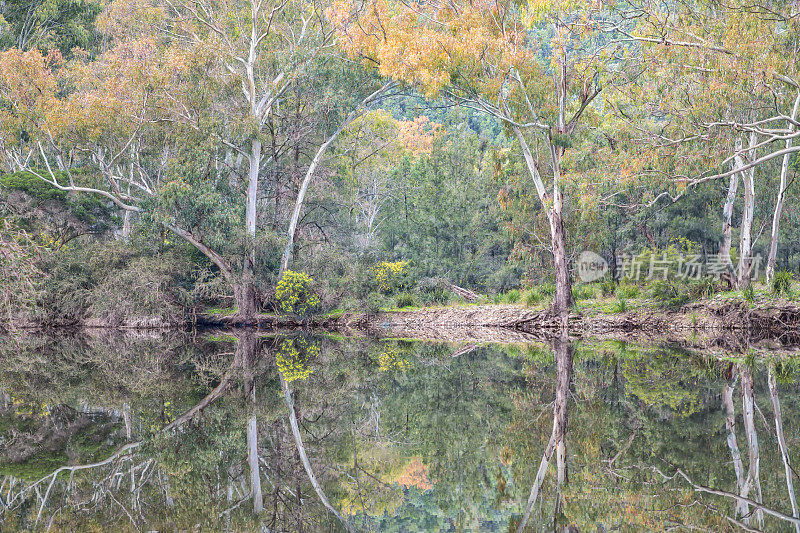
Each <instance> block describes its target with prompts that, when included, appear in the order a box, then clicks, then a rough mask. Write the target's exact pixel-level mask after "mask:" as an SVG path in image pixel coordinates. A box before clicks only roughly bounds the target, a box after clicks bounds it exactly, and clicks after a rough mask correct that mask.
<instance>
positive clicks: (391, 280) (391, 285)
mask: <svg viewBox="0 0 800 533" xmlns="http://www.w3.org/2000/svg"><path fill="white" fill-rule="evenodd" d="M406 267H408V261H395V262H393V263H390V262H386V261H384V262H382V263H378V264H377V265H375V268H374V269H373V270H374V272H375V283H376V284H377V285H378V290H379V291H381V292H391V291H393V290H395V289H397V288H398V285H399V284H400V283H401V281H402V278H403V276H404V275H405V274H407V272H408V271H407V268H406Z"/></svg>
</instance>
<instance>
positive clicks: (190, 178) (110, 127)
mask: <svg viewBox="0 0 800 533" xmlns="http://www.w3.org/2000/svg"><path fill="white" fill-rule="evenodd" d="M323 8H324V6H323V5H322V4H315V3H310V2H309V3H299V2H292V3H289V2H272V3H270V2H266V1H264V2H260V1H253V2H250V1H240V2H224V1H223V2H201V3H198V2H193V3H179V2H169V1H168V2H151V3H139V2H128V1H127V0H118V1H117V2H114V3H112V4H110V5H109V7H108V8H107V11H106V12H105V13H104V14H103V16H102V17H101V20H100V26H101V28H103V30H104V31H105V32H106V33H107V34H108V36H109V39H110V47H109V50H108V51H107V52H106V53H104V54H103V55H101V56H100V57H99V58H97V59H96V60H89V59H86V58H84V57H83V56H81V57H79V58H78V59H77V60H75V61H72V62H70V63H69V64H66V65H65V64H64V62H63V61H62V60H61V59H60V57H59V56H58V55H57V54H51V55H48V56H43V55H42V54H40V53H39V52H37V51H32V52H26V53H23V52H20V51H18V50H11V51H8V52H4V53H3V56H2V58H0V59H1V60H0V94H1V95H2V96H0V98H2V99H3V100H4V103H7V105H6V106H3V110H2V111H0V112H1V113H3V114H4V118H6V117H5V115H8V116H7V118H8V120H4V121H3V124H2V125H1V126H0V127H2V130H3V132H2V136H1V137H0V144H2V146H0V149H2V155H3V162H4V166H5V167H6V168H7V169H9V170H19V169H26V170H29V171H31V172H33V173H35V174H36V175H37V176H39V177H40V178H42V179H44V180H46V181H48V182H49V183H51V184H52V185H53V186H54V187H57V188H59V189H62V190H67V191H76V192H83V193H91V194H97V195H100V196H102V197H104V198H106V199H107V200H110V201H113V202H114V203H115V204H116V205H117V206H118V207H119V208H120V209H122V210H123V211H124V212H125V213H126V214H128V213H141V214H143V215H146V216H148V217H150V218H153V219H155V220H156V221H158V222H159V223H161V224H163V225H164V226H165V227H167V228H168V229H169V230H170V231H172V232H173V233H175V234H176V235H178V236H180V237H181V238H182V239H184V240H186V241H187V242H189V243H190V244H191V245H192V246H194V247H195V248H197V249H198V250H199V251H200V252H202V253H203V254H204V255H205V256H206V257H208V259H209V260H210V261H211V262H212V263H213V264H214V265H216V267H218V269H219V271H220V273H221V275H222V276H223V277H224V278H225V279H226V280H227V281H228V283H229V285H230V286H231V287H232V289H233V293H234V295H235V299H236V302H237V305H238V309H239V315H240V317H241V318H243V319H245V320H249V319H252V317H253V315H254V314H255V312H256V311H257V306H258V299H259V295H258V290H257V288H256V281H257V279H256V278H257V277H258V275H259V274H258V272H256V269H257V268H256V258H257V255H256V251H257V239H258V235H259V233H258V232H259V220H258V213H259V210H260V209H263V205H261V206H260V205H259V198H260V194H261V192H260V191H261V190H262V189H263V188H264V183H265V181H267V180H269V179H273V180H277V179H278V178H279V176H277V174H278V173H279V170H278V169H279V168H280V165H278V164H277V163H278V162H277V159H278V157H285V154H286V152H288V151H289V150H284V151H283V152H281V153H277V152H276V151H275V150H272V152H271V153H270V154H269V155H266V154H265V150H264V146H265V145H272V146H274V145H275V144H276V143H275V142H274V141H275V138H276V136H279V135H284V137H285V136H286V134H285V133H284V132H285V131H286V130H287V129H288V126H287V124H289V123H290V122H292V121H293V120H296V117H294V116H292V115H291V114H286V113H277V112H276V111H277V110H278V109H279V108H280V106H281V104H282V103H283V102H285V101H287V100H290V99H291V98H295V99H297V98H298V97H297V96H296V93H298V92H299V88H300V87H302V88H303V89H304V90H305V91H306V92H308V91H309V90H310V91H312V92H314V91H315V92H316V93H319V94H322V95H323V97H322V98H319V99H318V100H317V101H319V102H324V103H330V102H328V101H327V100H330V99H335V100H336V102H334V103H335V106H334V107H333V108H332V107H331V106H328V112H327V113H326V114H325V116H324V120H318V121H316V122H314V123H313V126H312V128H311V130H310V131H305V132H303V133H302V134H301V138H299V139H290V141H291V142H294V143H295V144H299V143H305V145H309V144H311V145H312V146H313V143H317V142H319V143H320V145H319V146H317V147H314V148H312V150H313V151H314V152H315V155H314V157H313V158H311V160H310V161H309V162H307V163H306V161H305V159H306V158H305V156H304V157H303V158H302V159H301V160H300V161H299V162H298V164H299V165H304V164H305V165H307V168H306V170H305V172H304V176H303V179H302V183H301V184H299V185H298V188H299V193H298V197H297V200H296V202H295V203H296V207H295V210H294V213H295V214H294V216H293V217H292V221H291V223H290V228H289V232H288V233H289V235H290V237H289V238H288V239H287V240H288V241H289V244H288V245H287V250H288V251H287V254H289V253H290V252H291V249H292V244H293V241H294V234H295V231H296V228H297V225H298V218H299V213H300V210H301V208H302V202H303V196H304V194H305V191H306V190H307V189H308V187H309V185H310V182H311V180H312V177H313V176H314V172H315V170H316V169H317V168H318V167H319V165H320V164H321V162H322V157H323V155H324V153H325V150H326V149H327V148H328V146H330V145H331V144H332V143H333V141H334V140H335V139H336V137H337V135H338V134H339V132H341V131H342V129H343V128H344V127H345V126H346V125H347V124H348V123H349V122H350V121H352V120H353V119H355V118H356V117H357V116H358V115H359V114H360V113H361V112H362V111H363V108H364V106H365V105H367V104H368V103H369V102H371V101H372V99H375V98H378V97H379V96H381V95H382V94H384V92H385V91H386V90H388V88H389V87H390V86H391V84H386V83H384V82H381V81H380V80H379V79H377V77H376V76H374V75H373V76H370V75H366V76H364V75H363V74H364V73H363V72H362V71H363V69H349V70H346V71H345V70H344V69H341V68H340V71H342V72H344V74H342V75H340V76H339V77H331V76H317V74H318V73H319V72H320V68H321V64H322V63H325V65H331V64H332V63H336V62H337V61H338V62H339V63H341V61H340V60H341V59H342V58H341V54H337V53H336V52H337V49H336V48H335V47H332V44H331V43H332V30H331V29H330V25H329V24H328V23H327V21H326V19H325V17H324V14H323ZM323 54H325V55H324V57H323ZM326 68H330V67H326ZM331 84H335V85H336V87H331ZM342 86H346V88H347V89H348V90H349V93H348V94H346V95H345V96H346V97H343V98H342V97H341V95H340V94H339V93H338V92H337V91H336V90H335V89H338V88H339V87H342ZM325 95H328V96H327V97H326V96H325ZM317 109H319V108H318V107H313V106H311V107H310V108H309V111H306V112H309V113H313V112H314V111H316V110H317ZM276 124H277V125H276ZM280 142H281V143H284V144H286V140H285V139H283V138H282V139H281V141H280ZM296 151H297V152H300V150H296ZM303 153H305V152H303ZM75 167H82V168H86V169H90V171H91V172H89V176H90V177H89V178H88V179H87V178H85V177H80V178H79V177H78V176H73V174H72V173H71V172H70V169H71V168H75ZM59 170H61V171H65V172H66V173H67V175H68V181H67V182H65V181H64V180H63V179H62V180H61V181H59V179H57V172H56V171H59ZM126 218H127V217H126ZM237 219H238V220H237ZM223 226H224V227H228V228H232V229H231V230H230V231H228V232H227V233H225V232H221V231H219V229H220V227H223ZM233 244H236V246H234V245H233ZM239 244H241V245H239ZM287 264H288V258H287V259H286V260H285V262H284V265H287ZM284 268H285V267H284Z"/></svg>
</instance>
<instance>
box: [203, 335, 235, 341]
mask: <svg viewBox="0 0 800 533" xmlns="http://www.w3.org/2000/svg"><path fill="white" fill-rule="evenodd" d="M203 340H205V341H207V342H238V340H237V339H236V337H234V336H233V335H226V334H222V333H221V334H218V335H204V336H203Z"/></svg>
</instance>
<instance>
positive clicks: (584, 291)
mask: <svg viewBox="0 0 800 533" xmlns="http://www.w3.org/2000/svg"><path fill="white" fill-rule="evenodd" d="M594 297H595V292H594V287H593V286H591V285H573V286H572V299H573V300H575V301H576V302H577V301H580V300H591V299H593V298H594Z"/></svg>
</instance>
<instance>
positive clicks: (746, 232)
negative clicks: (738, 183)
mask: <svg viewBox="0 0 800 533" xmlns="http://www.w3.org/2000/svg"><path fill="white" fill-rule="evenodd" d="M756 142H757V139H756V136H755V134H751V136H750V151H749V152H750V159H751V160H752V159H753V156H754V155H755V154H754V153H753V152H754V146H755V144H756ZM739 146H741V144H739ZM738 151H739V149H737V152H738ZM736 162H737V164H738V165H739V166H740V167H743V166H745V163H744V160H743V159H742V157H741V156H740V155H737V156H736ZM740 175H741V176H742V183H743V184H744V205H743V207H742V225H741V229H740V232H741V233H740V236H739V275H738V280H737V285H738V286H739V288H740V289H743V288H745V287H747V286H748V285H749V284H750V276H751V268H752V250H751V247H752V243H753V241H752V235H751V234H752V229H753V212H754V210H755V168H751V169H749V170H744V171H742V172H740Z"/></svg>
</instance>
